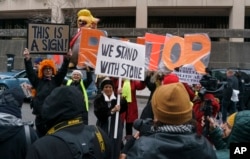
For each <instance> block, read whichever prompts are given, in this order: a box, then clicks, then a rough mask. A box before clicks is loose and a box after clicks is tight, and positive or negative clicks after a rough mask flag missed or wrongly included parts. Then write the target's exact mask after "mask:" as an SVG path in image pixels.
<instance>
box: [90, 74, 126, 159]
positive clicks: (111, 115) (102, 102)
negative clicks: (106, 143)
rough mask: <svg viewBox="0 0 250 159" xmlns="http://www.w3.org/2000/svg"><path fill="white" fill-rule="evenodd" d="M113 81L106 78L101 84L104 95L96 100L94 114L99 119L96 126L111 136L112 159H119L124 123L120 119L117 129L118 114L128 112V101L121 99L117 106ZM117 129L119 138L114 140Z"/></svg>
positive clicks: (100, 95)
mask: <svg viewBox="0 0 250 159" xmlns="http://www.w3.org/2000/svg"><path fill="white" fill-rule="evenodd" d="M113 88H114V84H113V81H112V80H110V79H109V78H108V77H106V78H105V79H104V80H103V81H102V82H101V89H102V94H99V95H98V96H97V97H96V98H95V100H94V113H95V115H96V117H97V122H96V125H97V126H99V127H100V128H102V130H104V131H105V132H106V133H107V135H108V136H109V138H110V140H111V143H112V157H111V159H118V158H119V155H120V149H121V145H122V136H123V123H122V120H121V119H120V117H119V118H118V126H117V128H115V122H116V112H119V114H121V113H123V112H125V111H126V110H127V107H128V104H127V101H126V99H124V98H122V97H121V98H120V102H119V103H120V104H117V97H116V95H115V93H114V89H113ZM115 129H116V130H117V136H116V138H114V134H115Z"/></svg>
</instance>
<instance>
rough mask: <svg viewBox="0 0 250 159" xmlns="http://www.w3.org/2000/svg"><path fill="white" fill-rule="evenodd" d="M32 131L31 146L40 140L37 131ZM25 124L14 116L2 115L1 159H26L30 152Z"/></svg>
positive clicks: (0, 116) (0, 114) (0, 130)
mask: <svg viewBox="0 0 250 159" xmlns="http://www.w3.org/2000/svg"><path fill="white" fill-rule="evenodd" d="M28 128H29V131H30V144H32V143H33V142H34V141H35V140H37V139H38V136H37V134H36V132H35V130H34V129H33V128H32V127H30V126H29V127H28ZM24 129H25V128H24V123H23V122H22V121H21V119H19V118H16V117H15V116H13V115H10V114H6V113H0V158H1V159H24V158H25V156H26V153H27V151H28V147H29V146H30V145H29V144H27V141H26V135H25V130H24Z"/></svg>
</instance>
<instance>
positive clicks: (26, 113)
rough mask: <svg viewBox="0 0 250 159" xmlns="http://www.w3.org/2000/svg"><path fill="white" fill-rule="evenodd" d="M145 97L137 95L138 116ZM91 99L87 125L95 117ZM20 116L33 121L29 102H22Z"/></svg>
mask: <svg viewBox="0 0 250 159" xmlns="http://www.w3.org/2000/svg"><path fill="white" fill-rule="evenodd" d="M147 100H148V99H147V97H145V96H137V104H138V111H139V117H140V114H141V112H142V110H143V108H144V107H145V105H146V103H147ZM92 103H93V100H90V109H89V125H95V123H96V117H95V115H94V113H93V104H92ZM22 118H23V121H34V119H35V116H34V115H33V114H32V109H30V104H29V103H27V102H26V103H24V104H23V106H22Z"/></svg>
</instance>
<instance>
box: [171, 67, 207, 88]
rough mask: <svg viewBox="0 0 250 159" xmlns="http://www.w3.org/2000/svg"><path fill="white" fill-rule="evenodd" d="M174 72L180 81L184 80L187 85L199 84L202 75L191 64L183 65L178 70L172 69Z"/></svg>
mask: <svg viewBox="0 0 250 159" xmlns="http://www.w3.org/2000/svg"><path fill="white" fill-rule="evenodd" d="M174 73H175V74H176V75H177V76H178V77H179V80H180V82H184V83H187V84H189V85H192V84H199V83H200V80H201V78H202V76H203V75H202V74H199V73H198V72H197V71H196V70H195V68H194V66H193V65H192V64H187V65H183V66H182V67H180V68H179V70H178V71H175V70H174Z"/></svg>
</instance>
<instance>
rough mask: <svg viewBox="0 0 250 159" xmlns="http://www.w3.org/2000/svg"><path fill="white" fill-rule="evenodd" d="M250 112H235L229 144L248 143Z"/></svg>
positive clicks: (249, 140)
mask: <svg viewBox="0 0 250 159" xmlns="http://www.w3.org/2000/svg"><path fill="white" fill-rule="evenodd" d="M249 132H250V110H243V111H240V112H237V114H236V116H235V120H234V125H233V127H232V131H231V134H230V136H229V137H228V142H229V143H233V142H236V143H240V142H250V135H249Z"/></svg>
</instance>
